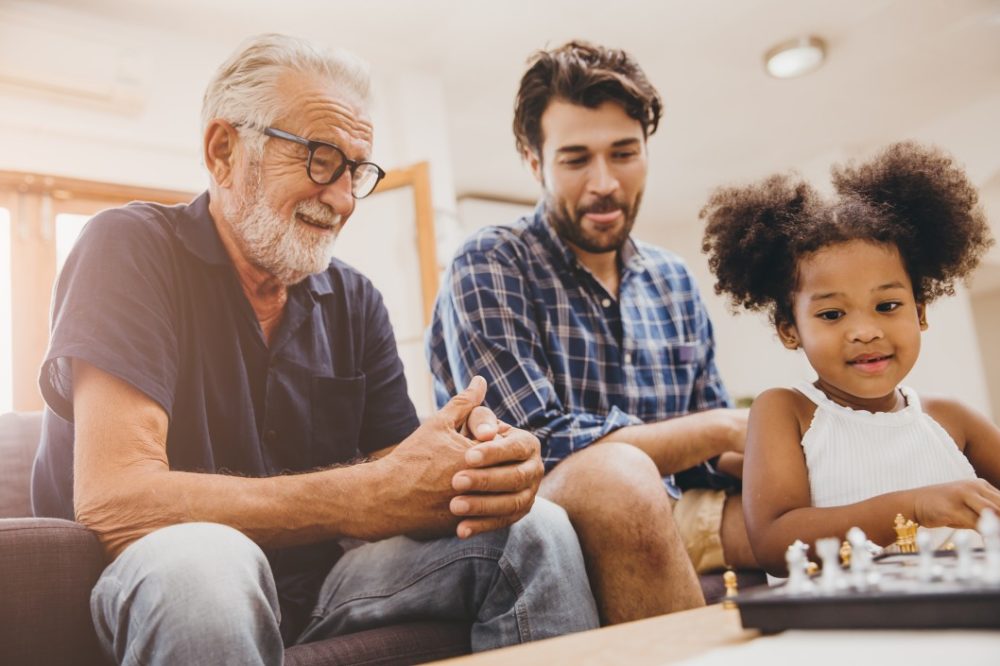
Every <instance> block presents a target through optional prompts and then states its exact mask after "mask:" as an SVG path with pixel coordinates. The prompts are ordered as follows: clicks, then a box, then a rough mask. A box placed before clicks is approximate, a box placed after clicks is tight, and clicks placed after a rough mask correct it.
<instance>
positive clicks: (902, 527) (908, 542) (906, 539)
mask: <svg viewBox="0 0 1000 666" xmlns="http://www.w3.org/2000/svg"><path fill="white" fill-rule="evenodd" d="M918 527H920V525H918V524H917V523H915V522H913V521H912V520H906V519H904V518H903V514H901V513H897V514H896V520H895V521H893V529H894V530H896V547H897V548H898V549H899V552H901V553H915V552H917V541H916V536H917V528H918Z"/></svg>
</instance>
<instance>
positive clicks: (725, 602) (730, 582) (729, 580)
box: [722, 569, 738, 608]
mask: <svg viewBox="0 0 1000 666" xmlns="http://www.w3.org/2000/svg"><path fill="white" fill-rule="evenodd" d="M722 584H723V585H725V586H726V596H725V597H724V598H723V599H722V607H723V608H736V602H735V601H734V599H735V598H736V595H737V594H738V590H737V589H736V587H737V580H736V572H735V571H733V570H732V569H727V570H726V571H725V573H723V574H722Z"/></svg>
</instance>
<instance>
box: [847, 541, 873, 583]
mask: <svg viewBox="0 0 1000 666" xmlns="http://www.w3.org/2000/svg"><path fill="white" fill-rule="evenodd" d="M847 541H848V542H849V543H850V544H851V581H852V583H853V584H854V587H856V588H857V589H859V590H865V589H868V573H869V572H870V571H871V568H872V554H871V551H870V550H868V548H867V543H866V542H867V541H868V537H867V536H866V535H865V532H864V530H862V529H861V528H860V527H852V528H851V529H849V530H847Z"/></svg>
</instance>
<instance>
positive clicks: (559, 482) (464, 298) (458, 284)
mask: <svg viewBox="0 0 1000 666" xmlns="http://www.w3.org/2000/svg"><path fill="white" fill-rule="evenodd" d="M660 111H661V102H660V97H659V94H658V93H657V92H656V90H655V89H654V88H653V86H652V85H651V84H650V83H649V81H648V80H647V78H646V76H645V74H644V73H643V72H642V69H641V68H640V67H639V65H638V63H636V62H635V61H634V60H633V58H632V57H631V56H630V55H629V54H627V53H625V52H624V51H620V50H617V49H608V48H603V47H600V46H595V45H590V44H586V43H580V42H571V43H569V44H566V45H565V46H562V47H560V48H557V49H553V50H551V51H541V52H539V53H537V54H535V56H534V57H533V58H532V61H531V63H530V66H529V68H528V70H527V72H526V73H525V74H524V76H523V78H522V79H521V85H520V89H519V91H518V96H517V102H516V105H515V115H514V133H515V136H516V139H517V146H518V148H519V149H520V151H521V153H522V156H523V157H524V159H525V161H527V162H528V164H529V165H530V167H531V170H532V173H533V174H534V176H535V178H536V179H537V180H538V182H539V183H540V184H541V187H542V200H541V202H540V203H539V205H538V207H537V209H536V210H535V213H534V214H533V215H529V216H527V217H525V218H522V219H521V220H519V221H518V222H517V223H516V224H514V225H513V226H511V227H491V228H486V229H483V230H481V231H480V232H478V233H476V234H475V235H474V236H473V237H472V238H471V239H469V240H468V241H467V242H466V243H465V245H464V247H463V248H462V249H461V250H460V251H459V252H458V254H457V256H456V257H455V259H454V260H453V262H452V264H451V267H450V268H449V270H448V272H447V274H446V277H445V280H444V283H443V286H442V292H441V294H440V296H439V299H438V301H437V304H436V307H435V311H434V322H433V325H432V328H431V331H430V334H429V337H428V355H429V356H430V360H431V368H432V370H433V372H434V375H435V377H436V393H437V396H438V400H439V402H443V401H444V400H446V399H447V396H449V395H453V394H454V393H455V391H456V390H457V388H459V387H460V386H462V385H463V384H464V382H467V381H469V379H470V378H471V377H472V376H473V375H478V374H481V375H483V376H484V377H485V378H486V379H487V380H488V381H489V383H490V388H489V391H488V392H487V398H486V401H487V404H488V405H489V406H491V407H492V408H493V409H494V410H495V411H496V413H497V415H498V416H500V417H501V418H503V419H505V420H507V421H509V422H510V423H513V424H515V425H517V426H519V427H522V428H528V429H531V430H533V431H534V432H535V434H536V435H538V437H539V438H540V439H541V440H542V449H543V456H544V459H545V462H546V466H547V468H549V469H550V470H551V471H550V472H549V474H548V476H546V478H545V481H544V482H543V483H542V488H541V491H540V493H541V494H542V495H543V496H545V497H549V498H550V499H553V500H554V501H556V502H558V503H559V504H561V505H562V506H564V507H565V508H566V510H567V512H568V513H569V516H570V520H571V521H572V522H573V525H574V527H575V528H576V530H577V533H578V534H579V536H580V542H581V545H582V546H583V550H584V556H585V558H586V560H587V565H588V569H589V571H590V575H591V583H592V584H593V586H594V594H595V596H596V597H597V600H598V604H599V606H600V610H601V615H602V620H603V621H604V622H610V623H613V622H623V621H627V620H633V619H637V618H640V617H646V616H649V615H654V614H660V613H664V612H669V611H672V610H678V609H682V608H688V607H691V606H696V605H699V604H702V603H704V602H703V600H702V596H701V590H700V589H699V587H698V582H697V579H696V577H695V575H694V571H693V570H692V565H691V563H690V562H689V561H688V560H689V558H688V557H686V556H685V546H686V551H687V553H688V554H689V556H690V559H691V560H692V561H693V562H694V563H695V567H696V568H697V569H698V570H699V571H708V570H712V569H715V568H718V567H721V566H723V564H724V563H728V564H730V565H732V566H752V565H753V564H754V558H753V554H752V552H751V551H750V547H749V543H748V542H747V537H746V530H745V527H744V524H743V515H742V510H741V503H740V497H739V495H738V494H732V493H727V492H726V491H725V490H724V489H723V487H724V486H725V485H726V484H727V478H726V477H725V476H724V475H719V474H717V470H716V469H715V468H714V467H713V466H712V465H709V464H708V461H711V462H713V463H718V465H719V466H721V467H722V468H724V469H727V470H728V471H730V472H732V474H733V475H736V476H738V475H739V474H740V471H741V467H742V450H743V440H744V437H745V431H746V410H733V409H729V397H728V395H727V394H726V391H725V388H724V387H723V385H722V381H721V378H720V377H719V374H718V371H717V369H716V366H715V359H714V343H713V338H712V326H711V322H710V321H709V319H708V314H707V313H706V312H705V309H704V306H703V304H702V302H701V299H700V297H699V294H698V289H697V287H696V286H695V284H694V282H693V280H692V278H691V275H690V274H689V272H688V270H687V267H686V266H685V265H684V263H683V261H682V260H681V259H680V258H679V257H678V256H676V255H674V254H672V253H670V252H667V251H666V250H662V249H660V248H657V247H654V246H651V245H648V244H645V243H641V242H639V241H637V240H635V239H633V238H632V237H631V235H630V232H631V230H632V226H633V224H634V222H635V218H636V216H637V214H638V211H639V203H640V200H641V199H642V192H643V188H644V187H645V183H646V168H647V152H646V140H647V139H648V137H649V135H650V134H652V133H653V132H654V131H655V130H656V127H657V124H658V122H659V119H660ZM691 468H694V469H691ZM681 472H683V474H678V476H676V477H675V476H674V474H675V473H681ZM661 477H662V478H661ZM729 480H731V477H729ZM664 485H665V486H666V488H664ZM713 486H715V487H713Z"/></svg>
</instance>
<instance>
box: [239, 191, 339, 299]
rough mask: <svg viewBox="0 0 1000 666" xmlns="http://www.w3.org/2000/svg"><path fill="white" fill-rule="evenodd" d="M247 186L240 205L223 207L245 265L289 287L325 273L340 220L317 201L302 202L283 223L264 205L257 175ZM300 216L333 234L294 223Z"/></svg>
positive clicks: (277, 214)
mask: <svg viewBox="0 0 1000 666" xmlns="http://www.w3.org/2000/svg"><path fill="white" fill-rule="evenodd" d="M256 176H257V177H256V178H253V179H252V182H250V183H248V185H249V187H248V188H247V190H249V192H247V191H244V193H243V196H241V197H240V200H239V201H234V202H232V204H231V205H230V206H226V207H225V208H226V209H227V210H225V211H224V212H225V215H226V217H227V218H228V219H229V220H230V221H231V223H232V228H233V232H234V235H235V237H236V242H237V243H238V244H239V246H240V249H241V250H242V251H243V254H244V256H245V257H246V259H247V261H249V262H250V263H251V264H253V265H254V266H256V267H258V268H260V269H263V270H265V271H267V272H268V273H270V274H271V275H273V276H274V278H275V279H276V280H278V282H280V283H281V284H283V285H285V286H291V285H293V284H296V283H298V282H301V281H302V280H304V279H305V278H306V277H307V276H309V275H312V274H313V273H319V272H321V271H324V270H326V268H327V266H329V265H330V260H331V259H332V258H333V245H334V242H335V241H336V240H337V235H338V234H339V233H340V228H341V219H340V216H339V215H336V214H335V213H333V211H331V210H330V208H329V206H326V205H324V204H322V203H320V202H319V201H314V200H310V201H302V202H299V203H298V204H297V205H296V206H295V210H294V211H293V213H292V217H291V219H284V218H282V217H281V215H280V214H279V213H278V212H277V211H276V210H274V209H273V208H271V207H270V206H269V205H268V204H267V202H266V201H264V197H263V192H262V191H261V189H260V187H259V182H260V173H259V171H258V173H257V174H256ZM299 213H301V214H303V215H305V216H307V217H309V218H311V219H313V220H316V221H318V222H320V223H322V224H325V225H329V226H331V227H333V233H326V234H323V233H320V232H319V231H318V230H317V231H313V230H311V229H309V228H308V227H307V226H306V224H305V223H304V222H300V221H299V220H298V219H297V217H296V216H297V215H298V214H299Z"/></svg>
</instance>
